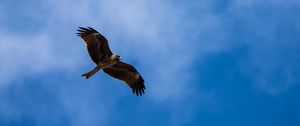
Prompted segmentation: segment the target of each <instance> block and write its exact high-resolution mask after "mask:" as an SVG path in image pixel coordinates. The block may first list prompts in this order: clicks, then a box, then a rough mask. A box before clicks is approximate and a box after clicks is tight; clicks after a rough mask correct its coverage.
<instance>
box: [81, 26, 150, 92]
mask: <svg viewBox="0 0 300 126" xmlns="http://www.w3.org/2000/svg"><path fill="white" fill-rule="evenodd" d="M77 31H78V32H77V35H78V36H80V37H81V38H82V39H83V40H84V42H85V43H86V46H87V50H88V53H89V55H90V57H91V59H92V60H93V62H94V63H95V64H96V65H97V66H96V67H95V68H94V69H92V70H91V71H89V72H87V73H85V74H83V75H82V76H83V77H85V78H86V79H88V78H89V77H91V76H92V75H94V74H95V73H97V72H98V71H99V70H103V71H104V73H106V74H108V75H110V76H112V77H114V78H116V79H119V80H121V81H123V82H125V83H126V84H127V85H128V86H129V87H130V88H131V89H132V91H133V93H134V94H136V95H137V96H139V95H140V96H142V95H143V93H144V90H145V85H144V79H143V78H142V76H141V75H140V74H139V72H138V71H137V70H136V69H135V68H134V67H133V66H132V65H130V64H127V63H125V62H122V61H121V58H120V56H119V55H117V54H113V53H112V52H111V50H110V48H109V46H108V41H107V39H106V38H105V37H104V36H103V35H102V34H100V33H99V32H98V31H96V30H95V29H93V28H91V27H87V28H84V27H79V29H78V30H77Z"/></svg>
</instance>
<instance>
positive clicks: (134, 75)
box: [103, 61, 145, 96]
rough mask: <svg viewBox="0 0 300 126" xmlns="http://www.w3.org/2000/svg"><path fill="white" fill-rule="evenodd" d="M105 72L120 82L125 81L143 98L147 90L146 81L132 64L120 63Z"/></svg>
mask: <svg viewBox="0 0 300 126" xmlns="http://www.w3.org/2000/svg"><path fill="white" fill-rule="evenodd" d="M103 71H104V72H105V73H106V74H108V75H110V76H112V77H114V78H116V79H119V80H122V81H124V82H125V83H126V84H128V85H129V87H130V88H131V89H132V92H133V93H134V94H136V95H137V96H139V95H140V96H142V95H143V93H144V90H145V85H144V79H143V78H142V76H141V75H140V74H139V73H138V72H137V70H136V69H135V68H134V67H133V66H132V65H130V64H127V63H124V62H121V61H119V62H118V63H117V64H115V65H113V66H111V67H109V68H105V69H103Z"/></svg>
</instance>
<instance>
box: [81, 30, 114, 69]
mask: <svg viewBox="0 0 300 126" xmlns="http://www.w3.org/2000/svg"><path fill="white" fill-rule="evenodd" d="M77 31H78V32H77V35H78V36H80V37H81V38H82V39H83V40H84V42H85V43H86V45H87V49H88V52H89V54H90V57H91V58H92V60H93V61H94V62H95V63H96V64H98V63H99V62H100V61H102V60H103V59H104V58H105V57H107V56H110V55H112V52H111V50H110V48H109V46H108V42H107V39H106V38H105V37H104V36H103V35H101V34H100V33H99V32H98V31H96V30H95V29H93V28H91V27H87V28H83V27H79V29H78V30H77Z"/></svg>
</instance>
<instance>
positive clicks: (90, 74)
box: [81, 65, 102, 79]
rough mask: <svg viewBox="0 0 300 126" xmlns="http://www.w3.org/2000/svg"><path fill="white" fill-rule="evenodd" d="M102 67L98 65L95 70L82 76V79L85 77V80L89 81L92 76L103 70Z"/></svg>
mask: <svg viewBox="0 0 300 126" xmlns="http://www.w3.org/2000/svg"><path fill="white" fill-rule="evenodd" d="M101 68H102V67H100V66H99V65H97V66H96V67H95V68H94V69H92V70H91V71H89V72H87V73H85V74H82V75H81V76H82V77H85V79H89V78H90V77H91V76H93V75H94V74H95V73H97V72H98V71H99V70H101Z"/></svg>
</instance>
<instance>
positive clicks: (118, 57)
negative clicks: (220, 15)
mask: <svg viewBox="0 0 300 126" xmlns="http://www.w3.org/2000/svg"><path fill="white" fill-rule="evenodd" d="M111 59H112V60H116V61H119V60H121V56H119V55H117V54H113V55H111Z"/></svg>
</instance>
